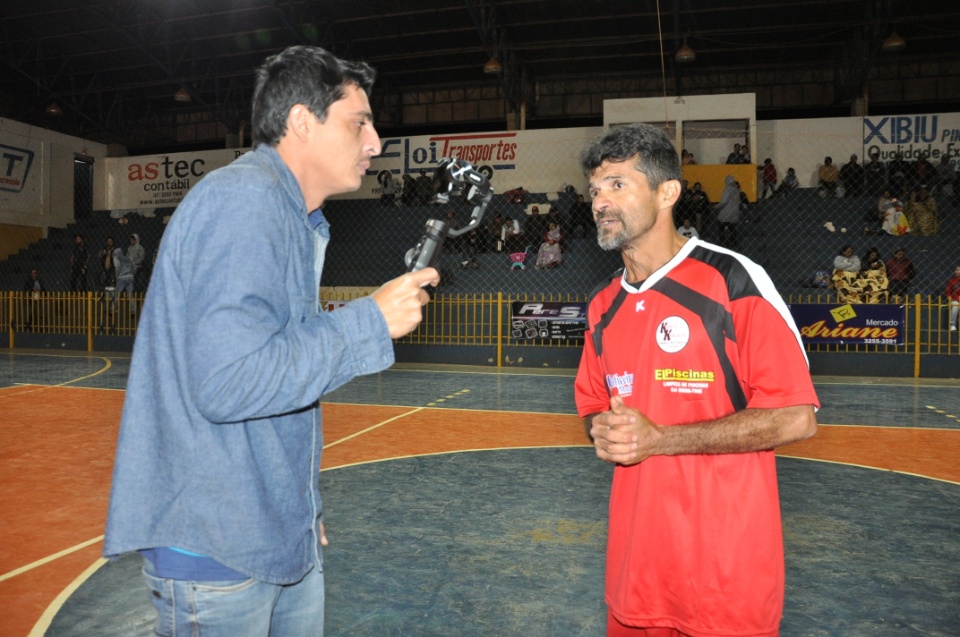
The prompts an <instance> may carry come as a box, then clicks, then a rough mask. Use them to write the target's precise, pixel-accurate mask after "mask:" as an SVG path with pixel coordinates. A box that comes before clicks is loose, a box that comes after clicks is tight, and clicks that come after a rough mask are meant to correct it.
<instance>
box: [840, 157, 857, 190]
mask: <svg viewBox="0 0 960 637" xmlns="http://www.w3.org/2000/svg"><path fill="white" fill-rule="evenodd" d="M840 182H841V183H842V184H843V196H844V197H859V196H860V195H862V194H863V166H861V165H860V164H859V163H857V156H856V155H850V161H848V162H847V163H845V164H844V165H843V166H841V168H840Z"/></svg>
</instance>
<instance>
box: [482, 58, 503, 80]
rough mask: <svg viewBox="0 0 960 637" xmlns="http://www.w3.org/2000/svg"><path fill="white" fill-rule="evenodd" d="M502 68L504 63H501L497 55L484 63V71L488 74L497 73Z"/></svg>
mask: <svg viewBox="0 0 960 637" xmlns="http://www.w3.org/2000/svg"><path fill="white" fill-rule="evenodd" d="M502 70H503V65H502V64H500V60H498V59H497V56H496V55H494V56H493V57H491V58H490V59H489V60H487V63H486V64H484V65H483V72H484V73H486V74H487V75H496V74H497V73H499V72H501V71H502Z"/></svg>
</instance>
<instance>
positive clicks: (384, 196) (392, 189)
mask: <svg viewBox="0 0 960 637" xmlns="http://www.w3.org/2000/svg"><path fill="white" fill-rule="evenodd" d="M380 187H381V191H380V192H381V194H380V205H382V206H385V207H390V206H392V205H393V203H394V200H395V199H396V198H397V180H396V179H394V178H393V175H391V174H390V173H389V171H384V174H381V175H380Z"/></svg>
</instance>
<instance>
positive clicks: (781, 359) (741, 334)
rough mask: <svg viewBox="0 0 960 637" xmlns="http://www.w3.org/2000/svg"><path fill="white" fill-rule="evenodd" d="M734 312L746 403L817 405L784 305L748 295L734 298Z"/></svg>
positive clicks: (758, 405) (761, 406)
mask: <svg viewBox="0 0 960 637" xmlns="http://www.w3.org/2000/svg"><path fill="white" fill-rule="evenodd" d="M733 312H734V325H735V330H736V334H737V343H738V344H739V349H740V358H741V360H740V374H741V378H740V382H741V384H742V385H743V389H744V393H745V394H746V396H747V406H748V407H752V408H757V409H774V408H778V407H790V406H794V405H813V406H814V407H815V408H819V407H820V403H819V401H818V399H817V395H816V391H815V390H814V388H813V381H812V380H811V378H810V370H809V366H808V363H807V357H806V355H805V354H804V351H803V349H802V347H801V344H800V341H799V338H798V336H797V328H796V325H795V324H794V322H793V319H792V317H790V315H789V313H788V312H787V310H786V308H785V307H784V308H782V309H778V308H775V307H774V306H773V305H772V304H771V302H770V301H768V300H767V299H765V298H763V297H762V296H751V297H747V298H743V299H739V300H737V301H734V302H733Z"/></svg>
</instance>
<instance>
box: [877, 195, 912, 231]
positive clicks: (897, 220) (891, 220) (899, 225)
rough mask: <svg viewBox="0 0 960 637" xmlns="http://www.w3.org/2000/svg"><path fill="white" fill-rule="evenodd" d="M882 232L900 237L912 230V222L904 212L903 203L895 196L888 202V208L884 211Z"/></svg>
mask: <svg viewBox="0 0 960 637" xmlns="http://www.w3.org/2000/svg"><path fill="white" fill-rule="evenodd" d="M880 230H881V232H884V233H886V234H892V235H894V236H897V237H900V236H903V235H905V234H907V233H908V232H910V223H909V221H907V215H905V214H903V203H902V202H901V201H900V200H899V199H897V198H896V197H894V198H893V199H891V200H890V202H889V203H888V204H887V209H886V210H885V211H884V212H883V221H882V222H881V225H880Z"/></svg>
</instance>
